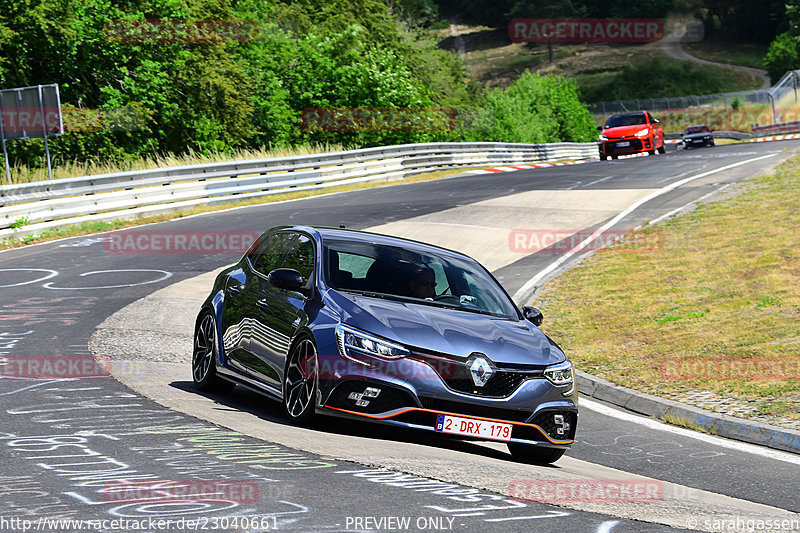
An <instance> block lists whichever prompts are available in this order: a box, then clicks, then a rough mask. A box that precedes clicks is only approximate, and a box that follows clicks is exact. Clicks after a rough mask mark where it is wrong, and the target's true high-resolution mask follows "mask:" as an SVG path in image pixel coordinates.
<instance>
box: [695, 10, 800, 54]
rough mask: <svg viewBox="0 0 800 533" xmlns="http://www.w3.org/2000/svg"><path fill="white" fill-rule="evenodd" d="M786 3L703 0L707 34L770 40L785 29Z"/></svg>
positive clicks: (753, 40) (744, 39) (762, 41)
mask: <svg viewBox="0 0 800 533" xmlns="http://www.w3.org/2000/svg"><path fill="white" fill-rule="evenodd" d="M789 3H792V2H791V1H790V2H789ZM786 4H787V2H786V0H758V1H753V0H703V7H705V8H706V10H707V11H706V14H705V17H704V22H705V26H706V34H707V35H720V36H722V37H725V38H728V39H730V40H732V41H734V42H735V41H744V42H752V43H768V42H770V41H772V40H773V39H774V38H775V35H776V34H778V33H779V32H782V31H785V30H786V18H785V13H786Z"/></svg>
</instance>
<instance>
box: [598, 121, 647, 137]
mask: <svg viewBox="0 0 800 533" xmlns="http://www.w3.org/2000/svg"><path fill="white" fill-rule="evenodd" d="M647 128H648V126H647V124H637V125H635V126H617V127H616V128H608V129H605V130H603V135H605V136H606V137H613V138H615V139H616V138H618V137H634V136H635V135H636V132H637V131H641V130H644V129H647Z"/></svg>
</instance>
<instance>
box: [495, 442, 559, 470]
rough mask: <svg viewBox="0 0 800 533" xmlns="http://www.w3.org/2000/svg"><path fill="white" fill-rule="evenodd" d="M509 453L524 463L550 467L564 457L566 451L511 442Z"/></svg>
mask: <svg viewBox="0 0 800 533" xmlns="http://www.w3.org/2000/svg"><path fill="white" fill-rule="evenodd" d="M508 451H509V452H511V455H513V456H514V459H516V460H518V461H521V462H523V463H533V464H537V465H549V464H550V463H555V462H556V461H558V460H559V459H561V456H562V455H564V452H566V450H563V449H561V448H543V447H541V446H533V445H531V444H520V443H518V442H509V443H508Z"/></svg>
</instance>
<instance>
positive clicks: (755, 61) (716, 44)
mask: <svg viewBox="0 0 800 533" xmlns="http://www.w3.org/2000/svg"><path fill="white" fill-rule="evenodd" d="M682 46H683V48H684V50H686V51H687V52H689V53H690V54H692V55H693V56H695V57H699V58H700V59H705V60H707V61H714V62H716V63H725V64H728V65H742V66H745V67H752V68H759V69H763V68H764V63H763V60H764V56H765V55H766V54H767V49H768V46H767V45H765V44H756V43H731V42H728V41H722V40H720V39H706V40H704V41H700V42H697V43H683V44H682Z"/></svg>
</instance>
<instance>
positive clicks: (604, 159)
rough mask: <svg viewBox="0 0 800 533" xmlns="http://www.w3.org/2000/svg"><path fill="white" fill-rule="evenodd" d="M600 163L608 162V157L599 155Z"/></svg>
mask: <svg viewBox="0 0 800 533" xmlns="http://www.w3.org/2000/svg"><path fill="white" fill-rule="evenodd" d="M600 161H608V156H607V155H601V156H600Z"/></svg>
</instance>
